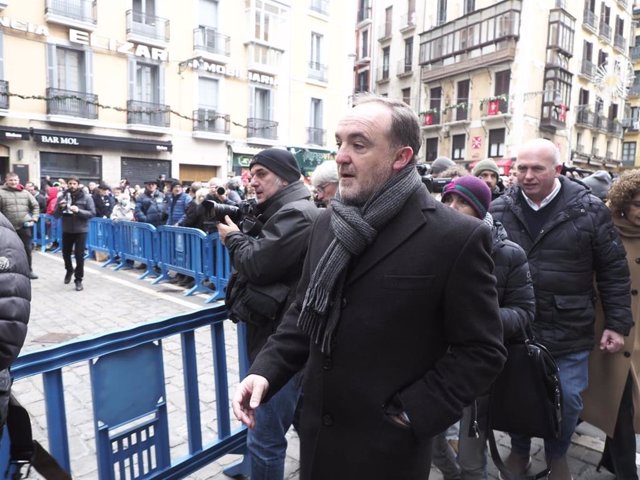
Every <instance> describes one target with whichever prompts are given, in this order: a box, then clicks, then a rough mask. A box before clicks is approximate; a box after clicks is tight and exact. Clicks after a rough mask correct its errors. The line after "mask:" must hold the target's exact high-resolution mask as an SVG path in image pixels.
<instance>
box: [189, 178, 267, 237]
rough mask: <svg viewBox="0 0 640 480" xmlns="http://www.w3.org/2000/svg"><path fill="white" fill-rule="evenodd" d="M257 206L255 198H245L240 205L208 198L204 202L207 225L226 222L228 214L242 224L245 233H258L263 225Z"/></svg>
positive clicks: (234, 221) (238, 223) (234, 220)
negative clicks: (225, 218) (258, 215)
mask: <svg viewBox="0 0 640 480" xmlns="http://www.w3.org/2000/svg"><path fill="white" fill-rule="evenodd" d="M220 188H222V187H220ZM257 206H258V204H257V203H256V201H255V200H254V199H251V200H244V201H243V202H240V203H239V204H238V205H227V204H225V203H218V202H216V201H214V200H211V199H206V200H205V201H204V202H202V207H203V208H204V217H205V225H206V224H212V223H218V222H224V217H226V216H227V215H228V216H229V218H230V219H231V220H232V221H233V223H235V224H237V225H239V226H240V229H241V230H242V231H243V232H244V233H246V234H249V235H253V234H254V233H257V231H259V230H260V228H261V226H262V224H261V223H260V222H259V220H258V218H257V211H256V207H257ZM256 230H257V231H256Z"/></svg>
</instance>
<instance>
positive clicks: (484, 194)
mask: <svg viewBox="0 0 640 480" xmlns="http://www.w3.org/2000/svg"><path fill="white" fill-rule="evenodd" d="M453 193H455V194H457V195H460V196H461V197H462V198H464V199H465V200H466V201H467V203H468V204H469V205H471V207H472V208H473V209H474V210H475V212H476V213H477V214H478V218H480V219H481V220H482V219H483V218H484V216H485V215H486V214H487V210H489V204H490V203H491V190H489V187H488V186H487V184H486V183H485V182H484V181H482V180H480V179H479V178H478V177H474V176H472V175H464V176H463V177H457V178H454V179H453V180H451V182H450V183H449V184H448V185H447V186H446V187H444V191H443V192H442V201H443V202H444V201H445V199H446V198H447V197H448V196H450V195H451V194H453Z"/></svg>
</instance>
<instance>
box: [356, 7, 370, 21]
mask: <svg viewBox="0 0 640 480" xmlns="http://www.w3.org/2000/svg"><path fill="white" fill-rule="evenodd" d="M370 18H371V8H370V7H366V8H363V9H362V10H358V23H360V22H364V21H365V20H368V19H370Z"/></svg>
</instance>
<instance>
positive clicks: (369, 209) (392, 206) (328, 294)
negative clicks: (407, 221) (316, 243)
mask: <svg viewBox="0 0 640 480" xmlns="http://www.w3.org/2000/svg"><path fill="white" fill-rule="evenodd" d="M421 185H422V182H421V180H420V176H419V175H418V173H417V171H416V168H415V165H413V164H411V165H407V166H406V167H405V168H404V169H402V170H401V171H400V172H399V173H398V174H396V175H394V176H392V177H391V178H390V179H389V180H387V181H386V182H385V184H384V185H383V186H382V187H381V188H380V189H379V190H378V191H377V192H375V193H374V194H373V195H372V196H371V198H369V200H367V202H366V203H365V204H364V205H363V206H361V207H359V206H354V205H346V204H344V203H343V202H342V199H341V198H340V195H336V197H334V199H333V200H332V201H331V208H332V211H331V230H332V231H333V234H334V237H335V238H334V239H333V240H332V241H331V243H330V244H329V247H328V248H327V250H326V252H325V253H324V255H322V258H320V261H319V262H318V265H317V266H316V268H315V271H314V272H313V275H312V276H311V281H310V282H309V286H308V288H307V292H306V294H305V297H304V302H303V303H302V310H301V313H300V317H299V319H298V326H299V327H300V329H301V330H302V331H303V332H305V333H306V334H307V335H309V337H311V340H312V341H313V342H314V343H315V344H317V345H320V349H321V350H322V352H323V353H325V354H327V355H329V354H330V353H331V339H332V337H333V333H334V331H335V329H336V327H337V325H338V320H339V318H340V301H339V299H340V298H341V297H342V288H343V286H344V281H345V278H346V271H347V266H348V265H349V262H350V260H351V259H352V258H353V257H357V256H358V255H360V254H361V253H362V252H363V251H364V249H365V248H366V247H367V246H368V245H370V244H371V243H373V241H374V240H375V238H376V236H377V234H378V232H379V231H380V229H382V227H384V226H385V225H386V224H387V222H389V220H391V219H392V218H394V217H395V216H396V215H397V214H398V213H399V212H400V210H401V209H402V206H403V205H404V204H405V203H406V201H407V200H408V199H409V197H410V196H411V195H413V193H414V192H415V191H416V190H417V189H418V188H420V186H421ZM332 299H334V300H332ZM336 300H337V301H336Z"/></svg>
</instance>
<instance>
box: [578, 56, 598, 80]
mask: <svg viewBox="0 0 640 480" xmlns="http://www.w3.org/2000/svg"><path fill="white" fill-rule="evenodd" d="M594 73H596V65H595V63H593V62H592V61H591V60H589V59H586V58H583V59H582V66H581V67H580V74H581V75H584V76H585V77H587V78H592V77H593V75H594Z"/></svg>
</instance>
